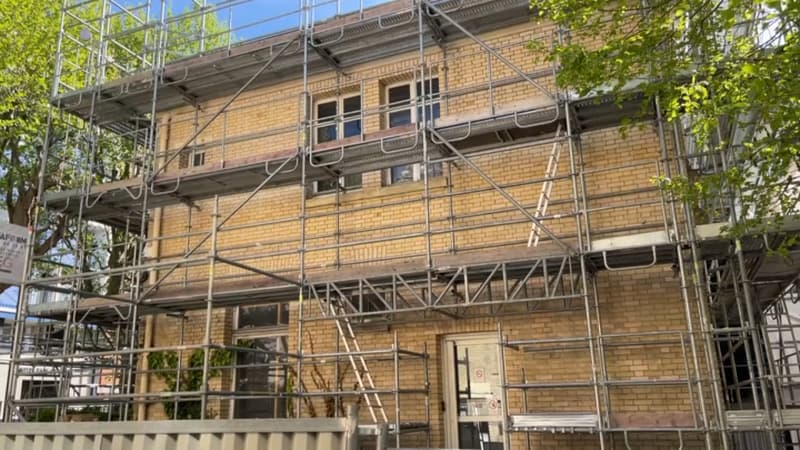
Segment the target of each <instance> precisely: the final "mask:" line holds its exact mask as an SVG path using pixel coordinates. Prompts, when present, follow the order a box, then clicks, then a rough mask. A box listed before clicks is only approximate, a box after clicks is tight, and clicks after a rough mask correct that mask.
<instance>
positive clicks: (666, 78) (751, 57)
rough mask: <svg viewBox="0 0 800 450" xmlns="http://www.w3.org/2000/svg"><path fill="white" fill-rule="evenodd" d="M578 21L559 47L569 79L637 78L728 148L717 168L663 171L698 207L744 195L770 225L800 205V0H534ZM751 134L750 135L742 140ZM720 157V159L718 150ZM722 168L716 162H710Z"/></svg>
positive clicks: (578, 85) (747, 213)
mask: <svg viewBox="0 0 800 450" xmlns="http://www.w3.org/2000/svg"><path fill="white" fill-rule="evenodd" d="M531 5H532V7H534V8H536V9H538V10H539V11H540V15H541V16H542V18H543V19H547V20H551V21H554V22H555V23H556V24H558V25H560V26H561V27H562V28H564V29H568V30H569V34H570V39H569V40H568V41H566V42H563V43H561V44H559V43H556V45H555V46H554V48H553V49H552V51H551V54H550V56H551V57H552V58H556V59H558V60H559V61H560V63H561V66H562V68H563V69H562V71H561V73H560V74H559V75H558V83H559V84H560V85H561V86H562V87H565V88H571V89H574V90H576V91H577V92H579V93H581V94H587V93H589V92H592V91H595V90H597V89H599V88H603V87H606V88H607V87H608V86H611V88H610V89H607V90H609V91H610V92H612V93H616V94H617V95H622V94H623V93H622V92H621V87H622V86H624V85H626V84H627V83H630V82H632V81H635V80H644V83H643V84H641V85H640V88H641V90H642V91H643V92H644V94H645V99H644V103H646V104H651V103H652V101H653V100H654V99H655V98H656V97H658V98H659V100H660V104H661V105H662V107H663V108H664V116H665V118H666V119H667V120H669V121H672V122H677V121H679V120H681V119H682V118H685V117H687V116H688V117H690V119H691V120H690V121H691V130H690V132H691V136H692V138H693V139H694V141H695V145H694V147H695V148H697V149H699V151H700V152H707V153H709V155H711V154H724V155H727V159H726V160H727V161H729V164H727V165H726V166H725V167H722V165H721V164H719V163H718V164H717V166H716V172H715V173H713V174H709V173H703V172H691V173H689V174H688V176H687V177H684V178H680V177H678V178H673V179H670V180H666V179H663V178H662V179H654V180H653V182H654V183H655V184H657V185H658V186H660V187H661V188H662V189H663V190H664V191H665V192H666V193H667V194H669V195H675V196H676V197H678V198H681V199H683V200H685V201H688V202H690V204H691V206H692V207H693V209H694V210H695V211H698V212H699V213H702V215H704V216H706V217H713V218H714V220H726V217H724V216H725V214H727V213H726V210H727V211H730V210H731V206H730V205H731V201H729V200H728V199H732V198H734V197H735V198H736V199H737V200H736V202H735V203H736V204H737V205H738V206H737V209H736V211H737V216H738V220H739V221H740V223H741V226H738V227H732V230H731V232H732V233H747V232H758V231H759V230H762V229H763V228H764V226H765V224H774V223H776V221H779V220H780V219H781V218H782V217H783V216H784V215H786V214H791V213H796V212H797V202H798V198H797V197H798V194H797V192H798V191H797V189H796V187H795V188H793V187H792V186H797V184H798V183H800V179H793V178H792V177H795V178H797V177H798V172H796V171H797V166H798V163H799V162H800V157H798V155H800V82H798V81H797V80H800V64H798V63H797V62H798V61H800V42H799V41H798V31H800V30H798V27H800V3H798V2H781V1H767V0H762V1H753V0H749V1H748V0H729V1H727V2H707V1H705V0H667V1H660V2H641V1H639V0H620V1H617V2H613V3H607V2H578V1H577V0H533V1H532V2H531ZM742 138H744V139H742ZM713 158H718V157H717V156H713ZM709 170H710V169H709Z"/></svg>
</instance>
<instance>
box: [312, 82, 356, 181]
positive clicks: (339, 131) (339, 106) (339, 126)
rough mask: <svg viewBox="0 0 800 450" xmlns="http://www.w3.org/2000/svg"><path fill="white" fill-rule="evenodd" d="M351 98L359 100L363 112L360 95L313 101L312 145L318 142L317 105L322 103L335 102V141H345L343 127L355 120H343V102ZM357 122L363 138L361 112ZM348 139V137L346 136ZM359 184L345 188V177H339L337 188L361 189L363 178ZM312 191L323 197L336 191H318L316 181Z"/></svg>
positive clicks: (354, 94)
mask: <svg viewBox="0 0 800 450" xmlns="http://www.w3.org/2000/svg"><path fill="white" fill-rule="evenodd" d="M353 97H358V98H359V99H358V104H359V111H364V98H363V97H362V96H361V93H352V94H349V95H340V96H338V97H323V98H322V99H320V100H314V127H313V130H314V131H313V132H312V133H311V134H312V136H311V137H312V139H313V140H314V145H317V144H318V143H319V142H317V129H318V128H319V127H320V125H319V105H321V104H324V103H333V102H336V116H334V119H335V120H336V139H337V140H340V139H345V137H344V125H345V122H353V121H354V120H355V119H351V120H345V118H344V101H345V100H348V99H351V98H353ZM329 120H330V119H329ZM358 121H359V122H361V136H363V135H364V116H363V114H362V113H361V112H359V115H358ZM325 126H329V125H325ZM348 137H350V136H348ZM331 142H332V141H331ZM361 183H362V184H361V185H358V186H354V187H350V186H347V183H345V177H343V176H341V177H339V187H340V188H341V189H345V190H355V189H361V186H363V183H364V179H363V177H362V179H361ZM312 189H313V192H314V194H315V195H316V194H319V195H325V194H334V193H336V190H326V191H320V190H319V182H318V181H315V182H314V183H313V186H312Z"/></svg>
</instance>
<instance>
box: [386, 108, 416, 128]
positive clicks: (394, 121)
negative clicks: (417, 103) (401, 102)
mask: <svg viewBox="0 0 800 450" xmlns="http://www.w3.org/2000/svg"><path fill="white" fill-rule="evenodd" d="M410 123H411V110H410V109H406V110H403V111H395V112H393V113H389V128H394V127H399V126H401V125H408V124H410Z"/></svg>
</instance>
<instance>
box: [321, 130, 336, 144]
mask: <svg viewBox="0 0 800 450" xmlns="http://www.w3.org/2000/svg"><path fill="white" fill-rule="evenodd" d="M335 140H336V125H328V126H324V127H318V128H317V143H318V144H322V143H323V142H330V141H335Z"/></svg>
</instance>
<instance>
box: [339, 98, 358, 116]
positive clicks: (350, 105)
mask: <svg viewBox="0 0 800 450" xmlns="http://www.w3.org/2000/svg"><path fill="white" fill-rule="evenodd" d="M342 109H343V111H342V112H343V113H344V114H345V115H348V113H349V114H350V115H353V114H354V113H358V112H359V111H360V110H361V96H360V95H356V96H354V97H347V98H346V99H344V100H342Z"/></svg>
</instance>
